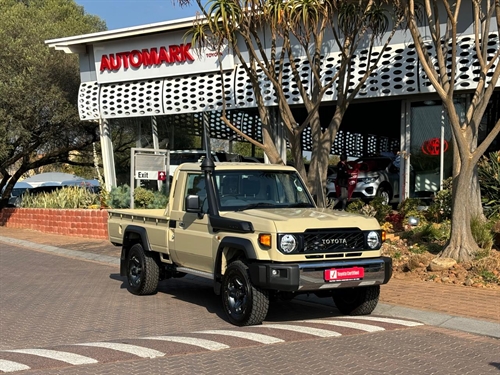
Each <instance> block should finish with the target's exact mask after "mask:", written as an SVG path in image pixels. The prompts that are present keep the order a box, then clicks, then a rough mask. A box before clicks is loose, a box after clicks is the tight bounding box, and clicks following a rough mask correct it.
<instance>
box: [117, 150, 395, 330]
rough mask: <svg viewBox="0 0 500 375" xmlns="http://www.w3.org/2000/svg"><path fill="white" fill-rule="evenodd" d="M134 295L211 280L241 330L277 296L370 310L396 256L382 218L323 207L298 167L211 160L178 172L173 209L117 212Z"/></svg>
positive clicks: (353, 311) (356, 311)
mask: <svg viewBox="0 0 500 375" xmlns="http://www.w3.org/2000/svg"><path fill="white" fill-rule="evenodd" d="M108 225H109V236H110V241H111V242H112V243H113V244H115V245H119V246H121V247H122V253H121V262H120V274H121V275H122V276H126V277H127V280H128V288H129V290H130V292H132V293H134V294H138V295H143V294H154V293H156V291H157V288H158V282H159V281H161V280H164V279H168V278H172V277H182V276H184V275H186V274H192V275H196V276H200V277H203V278H208V279H210V280H211V281H213V285H214V291H215V294H217V295H221V296H222V305H223V309H224V311H225V313H226V315H227V318H228V320H229V321H230V322H231V323H233V324H235V325H240V326H243V325H253V324H260V323H261V322H262V321H263V320H264V319H265V318H266V315H267V311H268V307H269V300H270V298H283V299H290V298H293V297H294V296H296V295H299V294H302V293H314V294H316V295H318V296H320V297H332V298H333V300H334V303H335V305H336V306H337V308H338V309H339V310H340V311H341V313H343V314H350V315H363V314H370V313H371V312H372V311H373V309H374V308H375V307H376V305H377V302H378V298H379V293H380V285H381V284H385V283H387V282H388V281H389V279H390V278H391V273H392V260H391V259H390V258H387V257H383V256H381V251H380V247H381V245H382V242H383V240H384V236H385V234H384V233H383V231H382V230H381V229H380V226H379V224H378V222H377V221H376V220H375V219H374V218H370V217H365V216H361V215H356V214H350V213H346V212H341V211H332V210H330V209H326V208H317V207H316V205H315V203H314V201H313V198H312V197H311V195H310V193H309V192H308V190H307V188H306V185H305V184H304V182H303V181H302V179H301V177H300V175H299V174H298V173H297V171H296V170H295V169H293V168H291V167H286V166H281V165H266V164H250V163H248V164H245V163H217V165H216V164H215V163H214V162H213V161H211V160H209V159H205V160H203V162H202V163H201V165H200V164H199V163H197V164H182V165H181V166H180V167H179V168H177V170H176V171H175V175H174V179H173V184H172V189H171V193H170V198H169V203H168V206H167V207H166V209H160V210H140V209H122V210H109V224H108Z"/></svg>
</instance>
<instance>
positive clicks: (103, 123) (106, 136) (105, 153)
mask: <svg viewBox="0 0 500 375" xmlns="http://www.w3.org/2000/svg"><path fill="white" fill-rule="evenodd" d="M99 134H100V138H101V153H102V165H103V169H104V183H105V184H106V190H107V191H111V188H113V187H116V171H115V157H114V153H113V142H112V141H111V131H110V127H109V122H108V120H106V119H100V120H99Z"/></svg>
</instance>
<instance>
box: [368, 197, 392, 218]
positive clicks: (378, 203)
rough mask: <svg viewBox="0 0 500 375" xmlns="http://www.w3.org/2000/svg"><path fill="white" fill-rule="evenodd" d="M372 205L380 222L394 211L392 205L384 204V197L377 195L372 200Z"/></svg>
mask: <svg viewBox="0 0 500 375" xmlns="http://www.w3.org/2000/svg"><path fill="white" fill-rule="evenodd" d="M370 206H372V207H373V208H374V209H375V211H376V213H375V219H377V220H378V222H379V223H382V222H384V221H385V218H386V217H387V216H388V215H389V214H390V213H391V212H392V208H391V206H390V205H388V204H384V201H383V199H382V197H376V198H375V199H373V200H372V201H371V202H370Z"/></svg>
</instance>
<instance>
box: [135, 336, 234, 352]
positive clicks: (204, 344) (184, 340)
mask: <svg viewBox="0 0 500 375" xmlns="http://www.w3.org/2000/svg"><path fill="white" fill-rule="evenodd" d="M141 339H145V340H161V341H172V342H178V343H181V344H188V345H195V346H199V347H201V348H204V349H207V350H221V349H229V346H228V345H225V344H221V343H219V342H216V341H211V340H205V339H196V338H193V337H181V336H153V337H141Z"/></svg>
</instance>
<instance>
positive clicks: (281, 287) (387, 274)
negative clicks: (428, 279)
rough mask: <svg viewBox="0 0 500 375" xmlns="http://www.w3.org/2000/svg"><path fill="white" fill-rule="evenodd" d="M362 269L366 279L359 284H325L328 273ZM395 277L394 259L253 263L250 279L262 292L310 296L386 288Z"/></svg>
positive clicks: (344, 281) (349, 282) (354, 282)
mask: <svg viewBox="0 0 500 375" xmlns="http://www.w3.org/2000/svg"><path fill="white" fill-rule="evenodd" d="M352 267H362V268H363V269H364V276H363V278H361V279H359V280H341V281H337V282H328V281H325V277H324V274H325V271H326V270H331V269H337V270H340V269H345V268H352ZM391 276H392V259H391V258H389V257H381V258H375V259H359V260H345V261H333V262H311V263H300V264H289V263H253V264H251V265H250V279H251V280H252V283H253V285H255V286H258V287H260V288H263V289H272V290H278V291H286V292H307V291H318V290H327V289H334V288H353V287H361V286H369V285H380V284H386V283H387V282H388V281H389V280H390V278H391Z"/></svg>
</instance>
